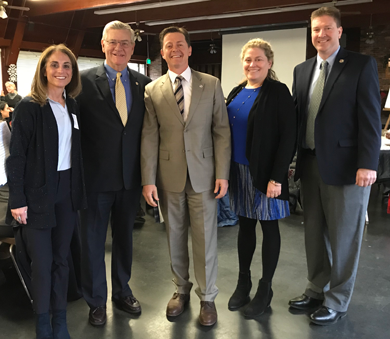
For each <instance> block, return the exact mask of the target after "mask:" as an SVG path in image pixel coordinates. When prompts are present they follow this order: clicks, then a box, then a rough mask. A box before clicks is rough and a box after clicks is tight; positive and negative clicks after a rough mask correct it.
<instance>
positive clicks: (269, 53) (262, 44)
mask: <svg viewBox="0 0 390 339" xmlns="http://www.w3.org/2000/svg"><path fill="white" fill-rule="evenodd" d="M249 48H260V49H262V50H263V51H264V54H265V56H266V57H267V60H268V61H270V62H272V65H271V68H270V69H269V70H268V74H267V78H268V79H272V80H278V77H277V76H276V73H275V71H274V70H273V69H272V67H274V51H273V50H272V47H271V44H270V43H269V42H268V41H265V40H263V39H259V38H256V39H252V40H249V41H248V42H247V43H246V44H245V45H244V46H243V47H242V49H241V54H240V58H241V62H242V61H244V57H245V53H246V51H247V50H248V49H249Z"/></svg>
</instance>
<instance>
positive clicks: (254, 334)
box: [0, 186, 390, 339]
mask: <svg viewBox="0 0 390 339" xmlns="http://www.w3.org/2000/svg"><path fill="white" fill-rule="evenodd" d="M381 197H382V196H381V191H380V189H379V188H378V187H377V186H374V188H373V190H372V194H371V200H370V205H369V217H370V224H369V226H368V228H367V230H366V232H365V235H364V241H363V245H362V251H361V260H360V266H359V272H358V277H357V281H356V285H355V292H354V295H353V298H352V302H351V304H350V307H349V310H348V315H347V317H346V318H344V319H343V320H342V321H339V322H338V323H337V324H335V325H333V326H328V327H320V326H315V325H310V323H309V319H308V317H307V315H305V314H300V315H295V314H292V313H290V312H289V310H288V306H287V303H288V300H289V299H290V298H292V297H295V296H298V295H299V294H301V293H302V292H303V290H304V287H305V285H306V263H305V250H304V242H303V225H302V221H303V218H302V212H301V211H298V212H297V214H295V215H292V216H291V217H289V218H287V219H285V220H283V221H281V223H280V228H281V235H282V251H281V256H280V261H279V266H278V269H277V271H276V274H275V278H274V281H273V290H274V298H273V300H272V303H271V308H270V309H268V311H267V312H266V313H265V314H263V315H262V316H261V317H259V318H258V319H256V320H246V319H244V317H243V315H242V311H236V312H230V311H229V310H228V309H227V301H228V299H229V297H230V295H231V293H232V292H233V290H234V288H235V284H236V279H237V272H238V262H237V251H236V237H237V231H238V227H237V226H235V227H227V228H220V229H219V230H218V253H219V273H218V281H217V285H218V287H219V290H220V293H219V295H218V297H217V299H216V305H217V310H218V317H219V320H218V323H217V324H216V325H215V326H214V327H212V328H203V327H201V326H200V325H198V321H197V317H198V314H199V300H198V298H197V296H196V294H195V292H194V291H192V293H191V301H190V305H189V307H188V309H187V310H186V312H185V313H183V314H182V315H181V316H179V317H178V318H177V319H175V321H173V322H171V321H169V320H168V319H167V318H166V316H165V307H166V304H167V302H168V300H169V299H170V297H171V295H172V293H173V292H174V286H173V284H172V283H171V273H170V268H169V257H168V250H167V241H166V235H165V230H164V227H163V226H162V225H160V224H155V223H154V221H153V218H152V217H150V216H146V223H145V224H144V225H143V226H141V227H137V228H136V229H135V231H134V264H133V278H132V280H131V286H132V289H133V292H134V295H135V296H136V297H137V298H138V299H139V301H140V302H141V305H142V314H141V315H140V316H139V317H133V316H131V315H129V314H127V313H125V312H122V311H120V310H118V309H116V308H115V307H114V306H113V304H112V303H111V301H109V302H108V304H107V311H108V320H107V324H106V326H104V327H103V328H94V327H92V326H90V325H89V324H88V306H87V305H86V303H85V302H84V301H83V300H82V299H80V300H78V301H74V302H71V303H69V306H68V327H69V331H70V334H71V336H72V338H73V339H92V338H93V339H100V338H105V339H110V338H113V339H122V338H123V339H124V338H137V339H146V338H147V339H160V338H164V339H169V338H170V339H186V338H190V339H195V338H197V339H198V338H199V339H212V338H215V339H236V338H243V339H252V338H253V339H254V338H263V339H325V338H326V339H342V338H346V339H347V338H348V339H385V338H387V339H388V338H390V334H389V333H390V293H389V291H390V215H387V214H386V208H385V206H384V204H383V202H382V199H381ZM258 230H259V231H260V228H259V229H258ZM260 241H261V232H259V233H258V243H260ZM110 250H111V248H110V243H109V242H108V243H107V251H106V252H107V256H106V259H107V263H108V266H109V262H110ZM260 272H261V251H260V247H258V250H257V251H256V254H255V258H254V262H253V264H252V276H253V281H254V285H255V284H256V280H257V279H259V278H260ZM5 273H6V277H7V282H6V283H5V284H3V285H2V286H1V287H0V339H26V338H29V339H31V338H35V335H34V316H33V313H32V310H31V306H30V304H29V301H28V299H27V297H26V295H25V293H24V290H23V289H22V287H21V285H20V282H19V280H18V278H17V276H16V274H15V273H14V272H13V271H12V270H7V271H6V272H5ZM192 276H193V274H192ZM254 290H255V289H254ZM254 292H255V291H253V292H252V295H253V293H254Z"/></svg>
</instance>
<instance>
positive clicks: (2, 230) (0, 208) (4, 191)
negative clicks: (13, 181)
mask: <svg viewBox="0 0 390 339" xmlns="http://www.w3.org/2000/svg"><path fill="white" fill-rule="evenodd" d="M8 197H9V191H8V185H4V186H2V187H0V243H4V244H8V245H9V249H8V251H9V255H10V257H11V259H12V263H13V265H14V267H15V270H16V273H17V274H18V276H19V279H20V281H21V283H22V285H23V288H24V290H25V291H26V294H27V296H28V298H29V300H30V301H31V303H32V302H33V300H32V298H31V294H30V291H29V289H28V287H27V285H26V279H25V278H24V277H23V274H22V271H21V269H20V267H19V265H18V263H17V261H16V258H15V244H16V242H15V235H14V229H13V226H12V225H7V224H6V223H5V218H6V215H7V210H8Z"/></svg>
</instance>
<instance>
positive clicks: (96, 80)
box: [77, 21, 150, 326]
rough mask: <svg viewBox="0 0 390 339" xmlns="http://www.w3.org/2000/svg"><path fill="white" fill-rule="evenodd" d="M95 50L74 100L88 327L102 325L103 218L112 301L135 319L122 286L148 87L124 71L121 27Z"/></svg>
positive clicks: (110, 28) (129, 39) (136, 307)
mask: <svg viewBox="0 0 390 339" xmlns="http://www.w3.org/2000/svg"><path fill="white" fill-rule="evenodd" d="M101 44H102V50H103V52H104V53H105V55H106V60H105V62H104V64H102V65H101V66H98V67H95V68H92V69H89V70H86V71H84V72H82V73H81V81H82V85H83V90H82V93H81V94H80V96H79V97H78V100H77V101H78V103H79V107H80V132H81V147H82V151H83V158H84V169H85V182H86V190H87V200H88V209H87V210H84V211H83V212H82V213H81V237H82V285H83V295H84V298H85V300H86V301H87V303H88V305H89V307H90V312H89V322H90V323H91V324H92V325H95V326H99V325H104V324H105V322H106V302H107V281H106V270H105V263H104V255H105V248H104V245H105V241H106V234H107V225H108V222H109V218H110V217H111V219H110V223H111V229H112V257H111V282H112V301H113V302H114V303H115V304H116V306H117V307H119V308H120V309H122V310H124V311H126V312H129V313H140V312H141V306H140V304H139V302H138V300H137V299H136V298H135V297H134V295H133V292H132V291H131V289H130V287H129V285H128V282H129V280H130V277H131V264H132V250H133V236H132V234H133V225H134V219H135V217H136V213H137V209H138V207H139V201H140V197H141V168H140V143H141V129H142V123H143V117H144V112H145V105H144V89H145V86H146V84H148V83H149V82H150V79H149V78H148V77H146V76H144V75H142V74H140V73H138V72H135V71H133V70H130V69H129V68H128V67H127V63H128V62H129V61H130V58H131V56H132V54H133V51H134V31H133V30H132V29H131V28H130V26H129V25H128V24H124V23H122V22H120V21H113V22H110V23H108V24H107V25H106V26H105V28H104V30H103V37H102V41H101Z"/></svg>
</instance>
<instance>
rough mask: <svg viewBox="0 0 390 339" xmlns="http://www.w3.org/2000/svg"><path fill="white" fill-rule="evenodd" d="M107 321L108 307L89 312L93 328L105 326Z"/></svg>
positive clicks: (100, 307)
mask: <svg viewBox="0 0 390 339" xmlns="http://www.w3.org/2000/svg"><path fill="white" fill-rule="evenodd" d="M106 321H107V314H106V306H99V307H96V308H91V309H90V310H89V323H90V324H91V325H93V326H103V325H104V324H105V323H106Z"/></svg>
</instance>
